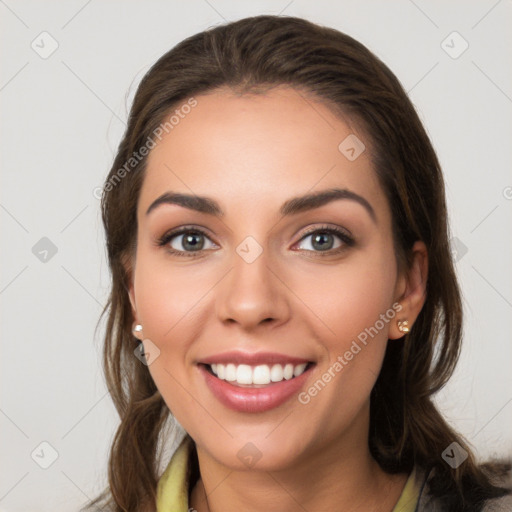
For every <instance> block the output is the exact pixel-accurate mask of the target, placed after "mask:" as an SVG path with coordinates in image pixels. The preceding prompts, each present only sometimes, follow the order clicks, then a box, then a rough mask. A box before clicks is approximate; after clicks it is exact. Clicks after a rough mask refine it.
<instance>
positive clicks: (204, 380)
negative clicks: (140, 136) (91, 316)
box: [130, 87, 405, 470]
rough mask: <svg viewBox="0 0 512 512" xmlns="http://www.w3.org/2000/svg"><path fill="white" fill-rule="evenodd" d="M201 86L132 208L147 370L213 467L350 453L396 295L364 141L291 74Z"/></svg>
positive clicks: (401, 287) (398, 285)
mask: <svg viewBox="0 0 512 512" xmlns="http://www.w3.org/2000/svg"><path fill="white" fill-rule="evenodd" d="M196 100H197V105H196V106H195V107H194V108H191V109H190V112H189V113H188V114H186V115H183V116H182V117H180V119H179V122H178V123H177V124H175V125H174V127H173V129H172V130H171V131H169V133H168V134H167V135H166V136H165V137H163V138H162V140H161V142H159V143H158V145H157V146H156V147H155V148H154V149H153V150H152V151H151V153H150V155H149V157H148V166H147V173H146V175H145V178H144V182H143V186H142V189H141V193H140V199H139V204H138V217H137V218H138V240H137V251H136V258H135V261H134V262H133V263H134V270H133V274H132V284H131V289H130V299H131V301H132V306H133V308H134V316H135V318H136V321H137V322H138V323H141V324H142V326H143V333H142V334H143V335H142V338H143V339H144V340H145V345H146V349H148V350H149V352H151V351H153V355H154V354H157V353H158V351H156V349H155V346H156V347H157V348H158V350H159V351H160V353H159V354H158V356H157V357H156V358H154V360H153V362H152V363H151V364H150V365H149V367H148V368H149V371H150V373H151V376H152V378H153V379H154V381H155V383H156V385H157V386H158V389H159V390H160V392H161V394H162V396H163V398H164V400H165V402H166V403H167V405H168V407H169V409H170V410H171V412H172V413H173V414H174V416H175V417H176V418H177V420H178V421H179V423H180V424H181V425H182V426H183V427H184V428H185V430H186V431H187V432H188V433H189V434H190V435H191V436H192V438H193V439H194V440H195V442H196V444H197V447H198V450H200V453H201V454H202V455H203V456H204V457H209V458H210V459H211V460H212V461H216V462H217V463H219V464H222V465H225V466H228V467H231V468H237V467H238V468H245V467H247V466H249V467H251V466H252V465H254V464H257V467H258V468H263V469H267V470H270V469H273V470H277V469H285V468H286V467H289V466H291V465H295V464H297V462H300V461H302V460H303V459H304V458H307V457H313V456H314V454H318V453H321V452H322V450H324V449H329V450H334V451H332V452H331V453H337V454H338V455H342V454H343V455H344V456H349V455H350V453H356V452H357V451H358V450H360V449H361V447H362V446H365V445H367V439H368V431H367V429H368V420H369V395H370V391H371V389H372V387H373V385H374V383H375V380H376V378H377V376H378V374H379V371H380V367H381V364H382V359H383V355H384V352H385V348H386V343H387V342H388V337H389V338H397V337H399V336H400V333H399V332H398V331H397V328H396V322H397V320H398V319H401V318H403V314H402V315H401V314H400V313H399V312H398V310H399V309H400V308H401V305H399V304H397V302H398V301H399V300H400V297H401V295H402V294H403V292H404V291H405V281H404V279H402V277H400V276H399V275H398V274H397V266H396V258H395V254H394V250H393V243H392V230H391V212H390V208H389V205H388V204H387V201H386V199H385V195H384V192H383V190H382V188H381V186H380V185H379V183H378V181H377V179H376V176H375V173H374V171H373V170H372V167H371V164H370V160H369V155H368V150H369V141H367V140H365V136H364V135H363V134H361V133H357V134H355V133H354V132H353V131H352V130H351V129H350V128H349V127H348V126H347V125H346V124H345V123H344V122H343V121H342V120H340V119H339V118H338V117H335V116H334V115H333V114H332V113H331V112H330V110H329V108H328V107H327V106H325V105H323V104H321V103H318V102H315V101H313V100H311V99H306V98H305V97H304V96H303V95H300V94H298V92H297V91H295V90H294V89H291V88H286V87H281V88H278V89H274V90H272V91H271V92H268V93H266V94H265V95H259V96H256V95H244V96H241V97H240V96H235V95H233V94H230V93H229V92H228V91H225V90H218V91H216V92H214V93H211V94H208V95H200V96H197V97H196ZM184 103H185V102H184ZM187 110H188V109H187ZM355 136H356V137H357V138H358V139H359V141H360V142H362V143H363V144H365V145H366V146H367V149H366V151H362V152H361V150H362V149H363V146H361V145H360V142H358V141H357V139H355V138H354V137H355ZM347 137H348V139H347ZM343 141H344V142H343ZM340 143H341V146H340ZM359 153H360V154H359ZM358 154H359V156H358ZM331 189H339V190H341V191H345V192H341V193H340V194H339V195H338V196H335V195H333V196H332V197H331V200H330V201H329V200H319V201H317V202H316V203H315V201H313V200H311V199H307V200H300V199H295V200H293V201H292V198H300V197H304V196H307V197H310V196H311V195H312V194H321V193H323V192H324V191H328V190H331ZM173 194H182V195H183V196H187V197H189V196H190V198H189V199H187V200H186V201H183V202H181V204H178V203H179V201H174V200H173V199H172V197H173V196H172V195H173ZM203 198H207V199H208V201H209V203H206V199H203ZM212 203H215V208H212ZM187 205H188V206H187ZM216 209H218V210H219V211H221V212H222V214H218V212H215V211H214V210H216ZM184 227H186V229H187V230H188V232H186V233H184V234H183V233H181V234H174V235H172V233H171V232H173V231H176V230H178V229H181V228H184ZM329 230H339V232H340V233H339V234H337V233H336V232H333V231H329ZM148 340H150V341H148ZM150 357H151V356H150ZM306 364H307V366H305V365H306ZM212 365H213V366H212ZM301 372H303V373H301ZM214 373H217V376H216V375H215V374H214ZM293 373H295V375H296V376H294V377H292V374H293ZM233 379H236V380H233ZM251 382H252V384H250V383H251ZM254 382H256V384H255V383H254Z"/></svg>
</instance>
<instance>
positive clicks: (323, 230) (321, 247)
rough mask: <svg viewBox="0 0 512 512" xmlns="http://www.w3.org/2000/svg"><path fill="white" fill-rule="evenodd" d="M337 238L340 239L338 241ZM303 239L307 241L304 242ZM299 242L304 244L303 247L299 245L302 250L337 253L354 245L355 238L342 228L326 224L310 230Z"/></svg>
mask: <svg viewBox="0 0 512 512" xmlns="http://www.w3.org/2000/svg"><path fill="white" fill-rule="evenodd" d="M309 239H310V240H309ZM336 239H338V241H336ZM308 240H309V241H308ZM303 241H306V242H305V243H304V242H303ZM299 243H302V245H303V247H300V246H299V249H302V250H307V251H313V252H319V253H328V254H335V253H338V252H341V251H343V250H344V249H346V248H348V247H352V246H353V245H354V239H353V238H352V237H351V236H350V235H349V234H348V233H347V232H346V231H344V230H342V229H340V228H333V227H328V226H325V227H320V228H315V229H313V230H310V231H309V232H308V233H306V235H305V236H303V237H302V238H301V241H300V242H299ZM322 256H323V254H322Z"/></svg>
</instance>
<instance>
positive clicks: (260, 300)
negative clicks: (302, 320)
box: [216, 251, 291, 331]
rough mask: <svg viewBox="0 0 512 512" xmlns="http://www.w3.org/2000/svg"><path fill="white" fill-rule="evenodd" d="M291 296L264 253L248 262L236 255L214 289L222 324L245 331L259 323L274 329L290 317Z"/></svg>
mask: <svg viewBox="0 0 512 512" xmlns="http://www.w3.org/2000/svg"><path fill="white" fill-rule="evenodd" d="M274 267H275V265H274ZM290 295H291V292H290V290H289V289H288V288H287V287H286V285H285V283H284V279H283V276H280V275H279V270H278V269H275V268H271V265H269V260H268V258H267V257H266V253H265V251H263V253H262V254H261V255H260V256H259V257H258V258H257V259H256V260H254V261H252V262H251V263H248V262H247V261H245V260H244V259H243V258H242V257H240V256H239V255H238V254H237V253H235V254H234V256H233V259H232V269H231V271H230V272H229V273H228V275H227V276H226V277H225V278H224V279H223V280H222V282H221V283H219V286H218V288H217V296H216V313H217V316H218V318H219V320H220V321H221V322H222V323H224V324H229V323H231V324H233V323H236V324H238V325H239V326H240V328H242V329H244V330H246V331H251V330H254V329H256V328H257V327H258V326H259V325H260V324H268V325H270V326H274V327H276V326H277V325H281V324H283V323H285V322H286V321H287V320H288V319H289V317H290Z"/></svg>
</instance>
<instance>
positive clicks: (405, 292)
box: [388, 240, 428, 340]
mask: <svg viewBox="0 0 512 512" xmlns="http://www.w3.org/2000/svg"><path fill="white" fill-rule="evenodd" d="M427 278H428V252H427V247H426V245H425V243H424V242H422V241H420V240H418V241H417V242H415V243H414V245H413V247H412V263H411V265H410V267H409V268H408V269H406V270H405V271H403V272H402V274H401V275H400V276H399V278H398V280H397V286H396V292H395V297H396V299H395V300H396V302H398V303H399V304H400V305H401V306H402V309H401V310H400V311H399V312H397V314H396V320H395V321H394V322H392V323H391V326H390V328H389V332H388V338H389V339H392V340H396V339H399V338H401V337H403V336H404V334H405V333H403V332H400V331H399V329H398V323H397V322H398V321H399V320H407V321H408V322H409V329H411V328H412V326H413V325H414V322H415V321H416V318H418V315H419V314H420V311H421V309H422V307H423V305H424V304H425V299H426V290H427Z"/></svg>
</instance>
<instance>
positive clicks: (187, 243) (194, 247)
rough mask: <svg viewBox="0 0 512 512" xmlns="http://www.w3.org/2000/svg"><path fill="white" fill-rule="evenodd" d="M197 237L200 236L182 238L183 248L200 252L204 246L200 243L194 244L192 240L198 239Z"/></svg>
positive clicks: (191, 235)
mask: <svg viewBox="0 0 512 512" xmlns="http://www.w3.org/2000/svg"><path fill="white" fill-rule="evenodd" d="M198 236H201V235H200V234H199V233H194V234H188V235H186V236H185V238H184V241H183V246H184V247H185V248H188V249H192V250H196V251H197V250H201V249H202V247H203V245H204V244H203V243H200V242H194V238H195V237H198ZM187 246H188V247H187Z"/></svg>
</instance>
